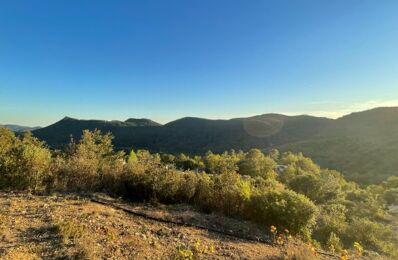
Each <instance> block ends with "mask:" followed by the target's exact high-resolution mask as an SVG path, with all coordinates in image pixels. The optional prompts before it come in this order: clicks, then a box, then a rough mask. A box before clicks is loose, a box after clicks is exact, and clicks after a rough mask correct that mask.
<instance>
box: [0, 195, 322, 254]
mask: <svg viewBox="0 0 398 260" xmlns="http://www.w3.org/2000/svg"><path fill="white" fill-rule="evenodd" d="M119 204H120V203H119ZM128 206H129V207H130V208H131V209H134V210H135V211H137V212H140V213H145V214H146V215H148V216H150V217H152V218H153V217H156V218H159V219H163V220H171V221H186V222H187V223H195V224H198V225H210V224H211V225H212V227H213V228H215V227H218V228H220V230H223V231H225V230H227V232H231V233H234V232H243V231H244V230H243V229H244V228H245V230H246V232H247V233H251V234H254V236H256V235H257V233H256V232H254V231H253V232H254V233H253V232H252V231H250V230H254V229H255V227H251V226H250V225H249V224H247V223H244V222H243V225H242V224H238V222H237V221H236V220H232V219H228V218H222V219H221V217H220V218H218V216H217V215H206V214H202V213H198V212H195V211H194V210H192V209H191V208H189V207H188V206H179V207H176V206H173V207H171V208H170V207H167V206H161V205H158V206H150V205H140V204H136V205H128ZM187 207H188V208H187ZM0 209H1V210H0V259H7V260H8V259H12V260H15V259H18V260H19V259H21V260H24V259H286V257H287V256H286V255H287V254H291V252H290V253H289V252H288V250H291V251H295V253H294V254H296V255H302V256H303V258H302V259H306V258H305V256H304V255H306V253H308V252H307V251H308V248H305V245H304V248H298V247H293V248H290V249H286V250H285V249H284V248H283V247H281V246H272V245H268V244H265V243H259V242H255V241H251V240H246V239H239V238H235V237H232V236H228V235H223V234H220V233H216V232H211V231H208V230H205V229H201V228H195V227H191V226H184V225H178V224H173V223H166V222H162V221H157V220H153V219H148V218H145V217H142V216H137V215H133V214H129V213H127V212H125V211H123V210H120V209H117V208H114V207H110V206H107V205H102V204H99V203H95V202H92V201H90V200H89V199H88V198H87V197H81V196H77V195H52V196H33V195H29V194H7V193H1V194H0ZM217 219H218V221H217ZM243 227H244V228H243ZM291 247H292V246H291ZM304 251H305V252H304ZM299 259H300V258H299ZM324 259H325V258H324Z"/></svg>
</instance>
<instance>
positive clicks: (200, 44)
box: [0, 0, 398, 126]
mask: <svg viewBox="0 0 398 260" xmlns="http://www.w3.org/2000/svg"><path fill="white" fill-rule="evenodd" d="M397 14H398V1H397V0H382V1H374V0H335V1H327V0H303V1H295V0H291V1H287V0H273V1H271V0H263V1H260V0H253V1H244V0H240V1H236V0H217V1H214V0H200V1H199V0H188V1H187V0H179V1H175V0H169V1H162V0H140V1H138V0H137V1H99V0H96V1H77V0H68V1H52V0H42V1H33V0H31V1H21V0H13V1H2V2H1V3H0V124H1V123H3V124H4V123H15V124H22V125H30V126H33V125H40V126H45V125H48V124H51V123H53V122H55V121H57V120H59V119H61V118H62V117H64V116H71V117H76V118H84V119H89V118H95V119H107V120H111V119H119V120H124V119H127V118H130V117H137V118H142V117H145V118H151V119H153V120H155V121H159V122H162V123H164V122H167V121H170V120H174V119H177V118H179V117H183V116H197V117H206V118H231V117H242V116H250V115H256V114H263V113H269V112H276V113H285V114H303V113H305V114H312V115H317V116H328V117H338V116H341V115H343V114H346V113H349V112H352V111H359V110H364V109H368V108H372V107H377V106H398V15H397Z"/></svg>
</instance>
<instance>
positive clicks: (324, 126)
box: [33, 108, 398, 183]
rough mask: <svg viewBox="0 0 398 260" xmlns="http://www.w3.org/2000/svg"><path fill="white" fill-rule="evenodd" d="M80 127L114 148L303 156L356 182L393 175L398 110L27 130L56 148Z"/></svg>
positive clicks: (88, 123) (68, 124)
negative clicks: (108, 136) (107, 137)
mask: <svg viewBox="0 0 398 260" xmlns="http://www.w3.org/2000/svg"><path fill="white" fill-rule="evenodd" d="M84 129H90V130H94V129H100V130H102V131H103V132H112V133H113V135H114V136H115V140H114V144H115V147H116V148H117V149H125V150H129V149H131V148H134V149H149V150H151V151H153V152H168V153H187V154H203V153H205V152H207V151H208V150H212V151H214V152H223V151H225V150H229V149H235V150H239V149H242V150H248V149H250V148H260V149H263V150H269V149H272V148H278V149H280V150H281V151H288V150H291V151H295V152H300V151H301V152H303V153H304V154H305V155H307V156H310V157H312V158H313V159H314V160H315V161H316V162H317V163H319V164H320V165H321V166H322V167H330V168H333V169H337V170H340V171H342V172H343V174H345V175H346V176H347V177H348V178H352V179H355V180H358V181H360V182H362V183H365V182H369V181H371V182H377V181H380V180H382V179H384V178H385V177H386V176H389V175H398V170H396V169H398V108H377V109H372V110H368V111H363V112H359V113H353V114H350V115H347V116H344V117H342V118H339V119H336V120H334V119H328V118H321V117H313V116H307V115H302V116H286V115H281V114H264V115H259V116H254V117H248V118H235V119H230V120H209V119H203V118H193V117H185V118H181V119H178V120H175V121H172V122H170V123H168V124H165V125H161V124H158V123H156V122H153V121H151V120H148V119H128V120H126V121H124V122H123V121H101V120H78V119H72V118H68V117H66V118H64V119H62V120H61V121H59V122H57V123H55V124H53V125H50V126H48V127H45V128H41V129H38V130H35V131H33V133H34V134H35V135H36V136H37V137H39V138H40V139H43V140H45V141H46V142H47V143H48V144H49V145H50V146H52V147H54V148H62V147H63V146H64V145H65V144H67V143H68V142H69V140H70V136H71V135H73V137H74V138H75V139H77V138H78V137H80V135H81V133H82V130H84Z"/></svg>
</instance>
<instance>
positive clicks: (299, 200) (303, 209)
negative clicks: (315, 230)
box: [249, 189, 317, 238]
mask: <svg viewBox="0 0 398 260" xmlns="http://www.w3.org/2000/svg"><path fill="white" fill-rule="evenodd" d="M249 207H250V208H249V214H250V218H251V219H252V220H254V221H255V222H257V223H259V224H261V225H263V226H271V225H276V226H280V227H284V228H287V229H289V230H290V232H291V233H292V234H301V235H303V236H304V237H305V238H309V236H310V234H311V229H312V227H313V226H314V224H315V218H316V216H317V208H316V206H315V205H314V204H313V203H312V202H311V201H310V200H309V199H308V198H307V197H305V196H303V195H301V194H297V193H295V192H294V191H290V190H285V189H269V190H266V191H263V192H260V193H258V194H254V195H252V197H251V201H250V206H249Z"/></svg>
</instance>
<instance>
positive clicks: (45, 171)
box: [0, 129, 398, 257]
mask: <svg viewBox="0 0 398 260" xmlns="http://www.w3.org/2000/svg"><path fill="white" fill-rule="evenodd" d="M277 165H283V169H284V170H280V169H279V170H278V171H277V170H276V166H277ZM0 189H2V190H30V191H44V190H47V191H54V190H58V191H85V192H88V191H105V192H109V193H111V194H115V195H117V196H123V197H125V198H127V199H130V200H135V201H144V200H157V201H160V202H163V203H189V204H191V205H194V206H197V207H198V208H201V209H202V210H204V211H207V212H211V211H218V212H222V213H224V214H226V215H229V216H234V217H239V218H244V219H247V220H251V221H253V222H255V223H257V224H259V225H261V226H263V227H267V228H268V227H269V226H271V225H275V226H277V227H278V228H288V229H289V230H290V232H291V233H292V234H299V235H301V236H302V237H303V238H305V239H309V238H312V239H315V240H316V241H318V242H319V243H320V244H321V245H322V246H324V247H325V248H330V247H333V248H334V249H335V250H340V249H341V248H343V247H345V248H347V247H351V246H352V244H353V243H354V242H359V243H361V244H362V245H363V246H365V248H368V249H370V250H376V251H378V252H381V253H385V254H389V255H390V256H394V257H395V256H397V257H398V253H397V250H396V247H397V245H398V241H397V238H396V237H395V236H394V233H393V232H392V229H391V227H390V225H389V222H390V221H391V220H390V219H391V217H390V215H389V213H388V212H387V211H386V207H387V206H388V205H393V204H396V203H397V189H398V178H396V177H391V178H389V179H388V180H387V181H385V182H384V183H382V184H380V185H371V186H368V187H367V188H360V187H359V186H358V185H357V184H355V183H353V182H348V181H346V180H345V179H344V178H343V177H342V175H341V174H340V173H338V172H336V171H332V170H325V169H320V168H319V166H318V165H316V164H315V163H314V162H313V161H312V160H311V159H309V158H306V157H304V156H303V155H302V154H293V153H285V154H282V155H280V154H279V152H278V151H276V150H273V151H271V152H270V154H268V155H266V154H263V153H262V152H261V151H260V150H257V149H253V150H250V151H249V152H248V153H244V152H242V151H239V152H235V151H230V152H225V153H223V154H214V153H211V152H208V153H207V154H206V155H204V156H195V157H190V156H187V155H184V154H180V155H178V156H173V155H169V154H163V155H159V154H151V153H150V152H148V151H145V150H138V151H133V150H132V151H131V152H130V153H129V154H128V155H125V154H124V153H123V152H115V151H114V150H113V146H112V136H111V135H110V134H102V133H101V132H100V131H94V132H90V131H84V132H83V136H82V138H81V139H80V141H79V142H78V143H75V142H74V141H73V140H72V141H71V143H70V145H69V146H68V147H67V148H66V149H65V151H53V152H51V151H50V150H49V149H48V148H47V147H46V146H45V144H44V143H42V142H40V141H39V140H37V139H36V138H34V137H33V136H32V135H31V134H29V133H27V134H25V135H23V136H16V135H15V134H14V133H12V132H11V131H9V130H5V129H0Z"/></svg>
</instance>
